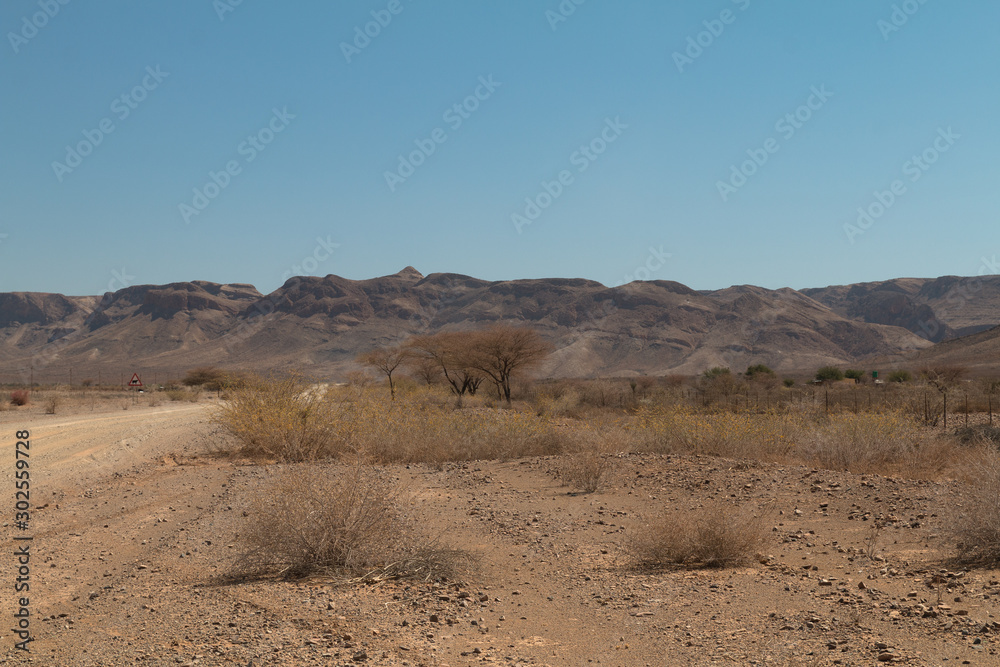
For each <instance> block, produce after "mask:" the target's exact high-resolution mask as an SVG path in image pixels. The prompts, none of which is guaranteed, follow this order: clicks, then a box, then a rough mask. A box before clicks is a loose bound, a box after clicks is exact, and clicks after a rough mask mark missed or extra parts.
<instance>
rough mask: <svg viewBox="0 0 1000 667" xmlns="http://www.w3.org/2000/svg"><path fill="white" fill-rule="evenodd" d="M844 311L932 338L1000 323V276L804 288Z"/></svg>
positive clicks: (911, 279) (914, 279)
mask: <svg viewBox="0 0 1000 667" xmlns="http://www.w3.org/2000/svg"><path fill="white" fill-rule="evenodd" d="M802 293H803V294H805V295H807V296H809V297H812V298H813V299H816V300H817V301H819V302H820V303H822V304H824V305H826V306H828V307H829V308H830V309H832V310H833V311H834V312H836V313H837V314H839V315H842V316H843V317H847V318H849V319H853V320H860V321H862V322H870V323H875V324H889V325H893V326H899V327H903V328H904V329H907V330H909V331H911V332H913V333H915V334H917V335H918V336H920V337H922V338H926V339H927V340H930V341H932V342H935V343H936V342H939V341H942V340H949V339H952V338H956V337H958V336H966V335H968V334H972V333H977V332H979V331H984V330H986V329H990V328H992V327H994V326H997V325H998V324H1000V276H996V275H989V276H978V277H970V278H960V277H958V276H943V277H941V278H897V279H895V280H886V281H882V282H873V283H857V284H854V285H833V286H830V287H820V288H813V289H804V290H802Z"/></svg>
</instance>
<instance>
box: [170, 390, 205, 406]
mask: <svg viewBox="0 0 1000 667" xmlns="http://www.w3.org/2000/svg"><path fill="white" fill-rule="evenodd" d="M163 393H165V394H166V395H167V398H169V399H170V400H171V401H190V402H192V403H197V402H198V399H199V398H200V397H201V389H197V390H192V391H188V390H186V389H167V390H166V391H165V392H163Z"/></svg>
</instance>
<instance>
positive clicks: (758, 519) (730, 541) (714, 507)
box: [631, 502, 769, 568]
mask: <svg viewBox="0 0 1000 667" xmlns="http://www.w3.org/2000/svg"><path fill="white" fill-rule="evenodd" d="M768 514H769V510H768V509H765V510H763V511H760V512H758V513H756V514H754V513H752V512H750V511H749V510H748V509H747V508H739V507H736V506H734V505H732V504H730V503H725V502H714V503H711V504H709V505H706V506H705V507H703V508H701V509H699V510H696V511H694V512H683V513H682V512H675V513H672V514H669V515H667V516H663V517H660V518H659V519H658V520H656V521H654V522H652V523H651V524H650V525H648V526H646V527H645V528H644V531H643V534H642V536H640V537H637V538H636V539H635V540H634V541H633V542H632V545H631V548H632V553H633V556H634V558H635V560H636V562H637V564H638V565H639V566H641V567H652V568H663V567H670V566H678V565H680V566H697V567H732V566H735V565H741V564H743V563H747V562H750V561H752V560H753V559H754V557H755V556H756V554H757V552H758V550H759V549H761V548H762V547H763V545H764V543H765V541H766V539H767V534H768V533H767V526H766V521H767V516H768Z"/></svg>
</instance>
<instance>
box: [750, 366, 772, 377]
mask: <svg viewBox="0 0 1000 667" xmlns="http://www.w3.org/2000/svg"><path fill="white" fill-rule="evenodd" d="M744 375H746V376H747V377H748V378H752V377H754V376H755V375H774V371H772V370H771V369H770V368H768V367H767V366H765V365H764V364H754V365H753V366H750V367H749V368H747V372H746V373H744Z"/></svg>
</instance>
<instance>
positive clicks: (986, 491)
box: [951, 454, 1000, 567]
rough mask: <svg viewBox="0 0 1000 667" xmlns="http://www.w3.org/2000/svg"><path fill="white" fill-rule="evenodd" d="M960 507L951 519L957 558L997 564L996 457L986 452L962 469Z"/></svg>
mask: <svg viewBox="0 0 1000 667" xmlns="http://www.w3.org/2000/svg"><path fill="white" fill-rule="evenodd" d="M961 497H962V502H961V509H960V510H956V511H955V516H954V517H953V519H952V521H951V526H952V537H953V538H954V540H955V544H956V548H957V551H958V553H957V560H958V561H959V562H961V563H964V564H969V565H979V566H983V567H997V566H998V565H1000V456H997V455H996V454H990V455H988V456H984V457H983V459H982V460H981V461H980V462H979V463H977V464H974V465H971V466H969V467H968V468H967V470H966V475H965V481H964V484H963V487H962V492H961Z"/></svg>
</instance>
